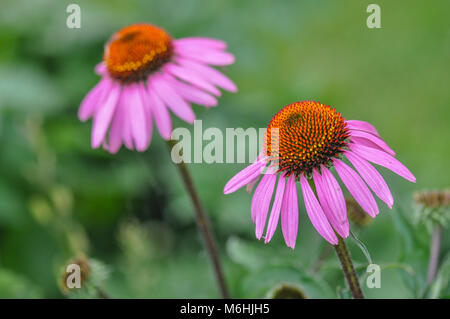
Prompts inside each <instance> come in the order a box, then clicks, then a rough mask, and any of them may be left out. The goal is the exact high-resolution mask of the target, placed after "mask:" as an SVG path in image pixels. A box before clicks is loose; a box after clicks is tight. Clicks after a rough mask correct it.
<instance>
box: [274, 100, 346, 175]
mask: <svg viewBox="0 0 450 319" xmlns="http://www.w3.org/2000/svg"><path fill="white" fill-rule="evenodd" d="M348 137H349V134H348V131H347V128H346V124H345V119H344V118H343V117H342V115H341V114H340V113H338V112H337V111H336V110H335V109H333V108H331V107H330V106H325V105H324V104H322V103H319V102H314V101H302V102H295V103H292V104H289V105H287V106H285V107H283V108H282V109H281V110H280V111H279V112H278V113H277V114H275V116H274V117H273V118H272V120H271V121H270V123H269V125H268V127H267V131H266V136H265V152H266V155H267V156H269V158H270V160H271V161H272V163H275V164H277V165H278V171H279V172H284V173H285V174H286V176H290V175H292V174H295V176H297V177H298V176H299V175H301V174H302V173H305V174H307V175H309V174H311V173H312V170H313V169H314V168H319V167H320V166H321V165H329V164H330V162H331V160H332V159H333V158H335V157H338V156H339V154H340V153H341V152H342V151H343V150H344V148H345V146H346V145H347V139H348Z"/></svg>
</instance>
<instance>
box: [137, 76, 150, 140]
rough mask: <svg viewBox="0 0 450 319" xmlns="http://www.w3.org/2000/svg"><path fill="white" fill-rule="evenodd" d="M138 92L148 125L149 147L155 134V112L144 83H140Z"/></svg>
mask: <svg viewBox="0 0 450 319" xmlns="http://www.w3.org/2000/svg"><path fill="white" fill-rule="evenodd" d="M138 91H139V94H140V96H141V99H142V103H143V106H144V113H145V120H146V125H147V135H148V137H147V147H148V146H149V145H150V142H151V140H152V134H153V112H152V110H151V102H150V96H149V94H148V90H147V87H146V85H145V83H144V82H139V87H138Z"/></svg>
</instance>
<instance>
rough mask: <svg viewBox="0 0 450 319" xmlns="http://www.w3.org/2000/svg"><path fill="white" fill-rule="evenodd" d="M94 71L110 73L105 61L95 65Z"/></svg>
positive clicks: (104, 73)
mask: <svg viewBox="0 0 450 319" xmlns="http://www.w3.org/2000/svg"><path fill="white" fill-rule="evenodd" d="M94 72H95V73H96V74H98V75H102V76H103V75H107V74H108V68H107V67H106V63H105V62H103V61H102V62H100V63H99V64H97V65H96V66H95V69H94Z"/></svg>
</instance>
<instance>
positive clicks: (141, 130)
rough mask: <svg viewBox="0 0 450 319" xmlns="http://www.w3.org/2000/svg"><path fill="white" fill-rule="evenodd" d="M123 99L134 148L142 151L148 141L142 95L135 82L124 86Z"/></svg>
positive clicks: (147, 127)
mask: <svg viewBox="0 0 450 319" xmlns="http://www.w3.org/2000/svg"><path fill="white" fill-rule="evenodd" d="M123 94H124V100H125V101H126V102H125V103H126V112H127V113H128V119H129V121H130V124H131V125H130V128H131V135H132V137H133V140H134V142H135V145H136V150H138V151H144V150H145V149H146V148H147V147H148V143H149V141H150V138H149V134H148V129H149V126H148V124H147V114H146V112H145V106H144V103H143V100H142V96H141V93H140V90H139V85H138V84H137V83H132V84H128V85H126V86H125V87H124V91H123Z"/></svg>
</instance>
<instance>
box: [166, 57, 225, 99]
mask: <svg viewBox="0 0 450 319" xmlns="http://www.w3.org/2000/svg"><path fill="white" fill-rule="evenodd" d="M164 70H165V71H167V72H169V73H170V74H172V75H174V76H176V77H178V78H180V79H182V80H183V81H186V82H188V83H191V84H192V85H194V86H197V87H199V88H201V89H203V90H205V91H207V92H209V93H211V94H214V95H215V96H221V95H222V94H221V93H220V91H219V89H217V88H216V87H215V86H214V85H212V84H211V83H209V82H208V81H206V80H204V79H202V78H201V77H199V76H198V75H197V74H195V73H194V72H192V71H190V70H188V69H186V68H183V67H180V66H179V65H176V64H173V63H167V64H166V65H165V66H164Z"/></svg>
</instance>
